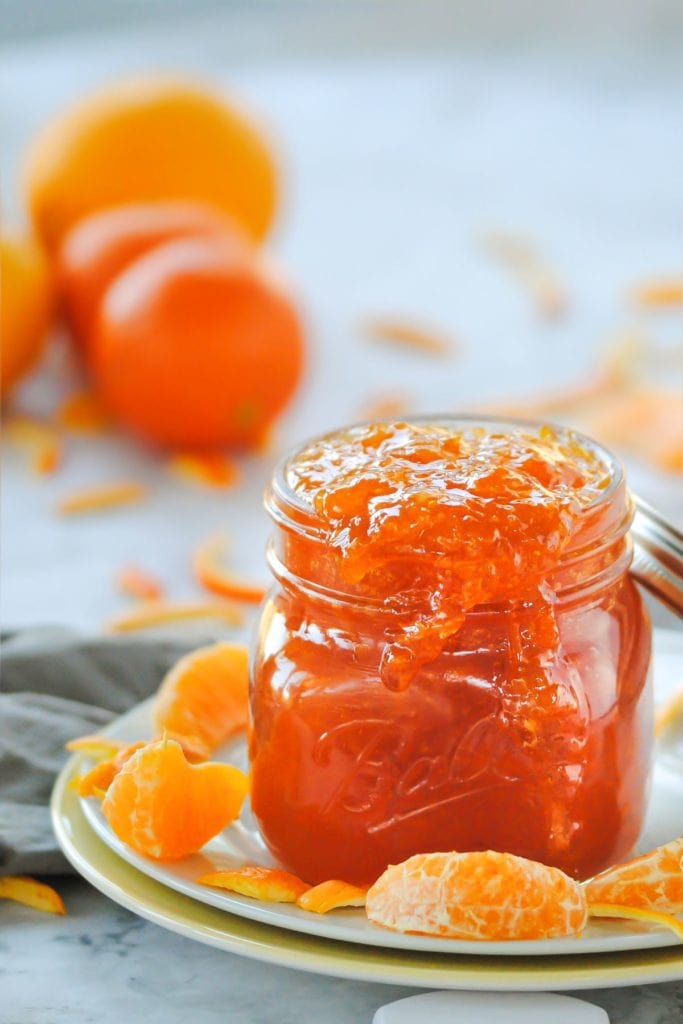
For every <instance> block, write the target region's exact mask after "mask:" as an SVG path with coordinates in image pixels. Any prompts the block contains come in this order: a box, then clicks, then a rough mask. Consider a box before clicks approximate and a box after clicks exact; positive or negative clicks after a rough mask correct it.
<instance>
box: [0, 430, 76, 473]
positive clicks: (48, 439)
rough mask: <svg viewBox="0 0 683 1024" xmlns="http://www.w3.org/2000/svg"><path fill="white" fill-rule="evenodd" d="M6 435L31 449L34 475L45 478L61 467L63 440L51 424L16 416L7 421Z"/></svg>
mask: <svg viewBox="0 0 683 1024" xmlns="http://www.w3.org/2000/svg"><path fill="white" fill-rule="evenodd" d="M4 433H5V437H7V438H8V440H10V441H14V442H16V443H17V444H21V445H25V446H26V447H27V448H28V449H29V451H30V453H31V468H32V469H33V471H34V473H38V474H39V475H40V476H45V475H47V474H49V473H54V471H55V470H56V469H57V468H58V467H59V466H60V465H61V462H62V458H63V455H64V447H63V444H62V439H61V437H60V435H59V433H58V432H57V431H56V430H55V429H54V427H51V426H50V424H49V423H43V422H41V421H40V420H36V419H32V418H31V417H29V416H16V417H13V418H12V419H10V420H8V421H7V423H6V424H5V427H4Z"/></svg>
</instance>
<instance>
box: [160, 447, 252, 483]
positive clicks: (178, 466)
mask: <svg viewBox="0 0 683 1024" xmlns="http://www.w3.org/2000/svg"><path fill="white" fill-rule="evenodd" d="M169 468H170V469H171V471H172V472H173V473H175V474H177V475H178V476H181V477H184V478H185V479H186V480H191V481H192V482H193V483H199V484H204V485H205V486H207V487H232V486H233V484H235V483H236V482H237V481H238V480H239V476H240V474H239V468H238V466H237V463H236V462H235V460H234V459H231V458H230V456H229V455H225V454H222V453H220V452H201V453H188V452H178V454H177V455H174V456H172V458H171V459H170V461H169Z"/></svg>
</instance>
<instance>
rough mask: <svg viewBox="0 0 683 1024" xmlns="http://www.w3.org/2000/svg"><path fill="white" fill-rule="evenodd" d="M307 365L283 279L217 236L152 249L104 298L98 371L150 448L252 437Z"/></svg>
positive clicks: (244, 442)
mask: <svg viewBox="0 0 683 1024" xmlns="http://www.w3.org/2000/svg"><path fill="white" fill-rule="evenodd" d="M302 362H303V337H302V327H301V323H300V320H299V317H298V314H297V310H296V308H295V306H294V304H293V302H292V300H291V299H290V297H289V295H288V294H287V292H286V291H285V289H284V288H283V286H282V284H281V283H280V282H279V281H278V279H277V278H276V277H275V275H274V274H273V272H272V271H271V270H270V269H268V268H267V267H266V265H265V264H264V263H263V261H262V260H261V259H260V258H258V257H257V256H256V255H250V256H248V257H244V256H242V255H239V254H237V253H236V252H235V247H234V245H232V244H226V242H225V241H224V240H222V239H216V238H209V237H208V236H207V237H201V238H200V237H194V238H182V239H177V240H175V241H172V242H167V243H166V244H164V245H160V246H157V247H156V248H154V249H152V250H151V251H150V252H148V253H147V254H146V255H144V256H141V257H140V258H138V259H137V260H135V262H134V263H132V264H131V265H130V266H129V267H128V269H126V270H124V271H123V272H122V273H121V274H119V275H118V277H116V278H115V280H114V282H113V283H112V284H111V285H110V287H109V288H108V289H107V291H106V292H105V294H104V296H103V297H102V301H101V304H100V309H99V317H98V322H97V327H96V329H95V336H94V344H93V352H92V366H93V369H94V374H95V379H96V381H97V383H98V385H99V389H100V392H101V395H102V397H103V399H104V401H105V403H106V405H107V406H108V407H109V409H110V410H111V411H112V412H113V413H114V414H115V415H116V416H117V417H118V418H119V419H120V420H121V421H122V422H123V423H124V424H125V425H126V426H127V427H128V428H129V429H130V430H131V431H133V432H134V433H137V434H138V435H140V436H141V437H142V438H144V439H145V440H147V441H149V442H151V443H153V444H156V445H161V446H171V447H175V448H193V447H194V448H200V447H218V446H224V445H231V446H238V447H249V446H252V445H255V444H257V443H258V442H259V441H260V439H261V438H262V437H263V435H264V432H265V431H266V429H267V427H268V426H269V425H270V423H271V422H272V420H273V419H274V418H275V416H277V414H278V413H279V412H280V411H281V410H282V409H283V408H284V406H285V405H286V403H287V402H288V401H289V399H290V398H291V396H292V394H293V392H294V390H295V388H296V385H297V383H298V381H299V377H300V374H301V369H302Z"/></svg>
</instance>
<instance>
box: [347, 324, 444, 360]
mask: <svg viewBox="0 0 683 1024" xmlns="http://www.w3.org/2000/svg"><path fill="white" fill-rule="evenodd" d="M364 334H365V336H366V337H367V338H368V339H369V340H370V341H376V342H382V343H387V344H390V345H397V346H399V347H402V348H409V349H414V350H415V351H417V352H424V353H426V354H427V355H432V356H445V355H448V354H449V353H450V352H451V351H452V350H453V347H454V346H453V342H452V341H451V339H450V338H447V337H446V335H445V334H442V333H441V332H440V331H437V330H435V329H433V328H430V327H426V326H424V325H421V324H418V323H413V322H410V321H408V320H399V319H395V318H392V317H373V318H371V319H369V320H367V321H366V322H365V324H364Z"/></svg>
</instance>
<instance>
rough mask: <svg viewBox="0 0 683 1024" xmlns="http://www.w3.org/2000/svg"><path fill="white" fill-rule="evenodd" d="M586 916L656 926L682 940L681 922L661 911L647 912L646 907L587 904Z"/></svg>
mask: <svg viewBox="0 0 683 1024" xmlns="http://www.w3.org/2000/svg"><path fill="white" fill-rule="evenodd" d="M588 916H589V917H613V918H619V919H623V920H624V921H642V922H644V923H645V924H656V925H659V926H660V928H670V929H671V931H672V932H675V934H676V935H678V936H679V938H681V939H683V921H679V920H678V918H677V917H674V916H673V915H672V914H664V913H662V911H661V910H649V909H648V908H646V907H622V906H620V905H619V904H618V903H589V904H588Z"/></svg>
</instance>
